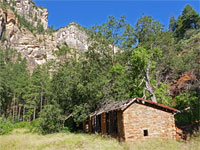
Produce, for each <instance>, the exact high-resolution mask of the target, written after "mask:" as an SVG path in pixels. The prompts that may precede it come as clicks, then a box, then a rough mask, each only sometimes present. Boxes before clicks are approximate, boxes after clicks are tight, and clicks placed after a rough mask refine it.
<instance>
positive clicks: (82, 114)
mask: <svg viewBox="0 0 200 150" xmlns="http://www.w3.org/2000/svg"><path fill="white" fill-rule="evenodd" d="M88 115H89V106H88V105H83V104H81V105H79V106H74V110H73V113H72V116H73V118H74V122H76V123H77V125H79V123H82V122H83V121H84V120H86V119H87V117H88Z"/></svg>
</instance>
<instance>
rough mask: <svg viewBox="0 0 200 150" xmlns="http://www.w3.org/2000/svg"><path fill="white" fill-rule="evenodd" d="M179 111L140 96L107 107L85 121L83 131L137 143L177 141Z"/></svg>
mask: <svg viewBox="0 0 200 150" xmlns="http://www.w3.org/2000/svg"><path fill="white" fill-rule="evenodd" d="M176 112H178V110H176V109H174V108H171V107H168V106H165V105H162V104H159V103H155V102H152V101H149V100H146V99H142V98H138V97H137V98H133V99H130V100H128V101H121V102H113V103H110V104H107V105H105V106H103V107H102V108H100V109H99V110H97V111H95V112H94V113H92V114H91V115H90V116H89V117H88V119H87V120H86V121H84V122H83V129H84V131H85V132H87V133H99V134H105V135H110V136H111V137H115V138H117V139H119V140H120V141H125V142H133V143H135V142H136V141H138V140H145V139H152V138H171V139H175V138H176V128H175V122H174V113H176Z"/></svg>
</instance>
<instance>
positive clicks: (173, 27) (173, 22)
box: [169, 15, 176, 32]
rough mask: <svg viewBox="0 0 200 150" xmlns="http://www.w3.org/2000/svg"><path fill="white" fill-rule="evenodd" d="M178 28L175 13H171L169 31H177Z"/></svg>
mask: <svg viewBox="0 0 200 150" xmlns="http://www.w3.org/2000/svg"><path fill="white" fill-rule="evenodd" d="M175 30H176V19H175V17H174V15H171V18H170V20H169V31H172V32H173V31H175Z"/></svg>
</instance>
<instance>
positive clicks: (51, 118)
mask: <svg viewBox="0 0 200 150" xmlns="http://www.w3.org/2000/svg"><path fill="white" fill-rule="evenodd" d="M61 129H62V116H61V110H60V109H59V106H58V105H57V104H54V105H46V106H45V107H44V109H43V110H42V111H41V112H40V116H39V122H38V131H39V132H40V133H42V134H49V133H55V132H59V131H60V130H61Z"/></svg>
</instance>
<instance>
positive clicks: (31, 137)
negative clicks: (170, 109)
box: [0, 129, 200, 150]
mask: <svg viewBox="0 0 200 150" xmlns="http://www.w3.org/2000/svg"><path fill="white" fill-rule="evenodd" d="M199 144H200V136H198V137H196V138H192V139H191V140H190V141H189V142H187V143H186V142H178V141H174V140H164V141H163V140H152V141H148V142H143V143H140V144H137V145H133V144H125V143H119V142H118V141H117V140H115V139H112V138H109V137H101V136H99V135H88V134H74V133H57V134H49V135H39V134H32V133H29V131H28V130H26V129H15V130H14V131H13V132H11V133H10V134H7V135H2V136H0V150H199V147H200V145H199Z"/></svg>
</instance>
